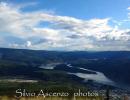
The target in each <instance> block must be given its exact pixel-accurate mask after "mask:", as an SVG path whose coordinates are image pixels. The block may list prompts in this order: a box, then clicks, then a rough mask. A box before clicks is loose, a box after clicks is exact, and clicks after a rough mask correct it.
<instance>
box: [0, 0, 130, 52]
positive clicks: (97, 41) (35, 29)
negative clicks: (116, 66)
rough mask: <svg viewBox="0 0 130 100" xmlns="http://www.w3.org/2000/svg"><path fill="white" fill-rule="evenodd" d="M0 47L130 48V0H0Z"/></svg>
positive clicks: (46, 48) (63, 49)
mask: <svg viewBox="0 0 130 100" xmlns="http://www.w3.org/2000/svg"><path fill="white" fill-rule="evenodd" d="M0 47H4V48H18V49H33V50H58V51H130V0H68V1H67V0H0Z"/></svg>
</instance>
